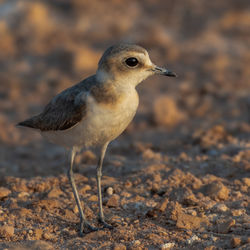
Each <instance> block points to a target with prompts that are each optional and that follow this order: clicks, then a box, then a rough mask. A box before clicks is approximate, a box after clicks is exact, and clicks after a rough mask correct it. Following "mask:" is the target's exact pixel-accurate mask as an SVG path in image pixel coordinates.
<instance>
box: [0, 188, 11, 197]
mask: <svg viewBox="0 0 250 250" xmlns="http://www.w3.org/2000/svg"><path fill="white" fill-rule="evenodd" d="M10 193H11V191H10V190H9V189H8V188H5V187H0V199H3V198H5V197H7V196H8V195H9V194H10Z"/></svg>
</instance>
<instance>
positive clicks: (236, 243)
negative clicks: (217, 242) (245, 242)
mask: <svg viewBox="0 0 250 250" xmlns="http://www.w3.org/2000/svg"><path fill="white" fill-rule="evenodd" d="M240 244H241V238H240V237H233V238H232V239H231V246H232V247H233V248H236V247H238V246H240Z"/></svg>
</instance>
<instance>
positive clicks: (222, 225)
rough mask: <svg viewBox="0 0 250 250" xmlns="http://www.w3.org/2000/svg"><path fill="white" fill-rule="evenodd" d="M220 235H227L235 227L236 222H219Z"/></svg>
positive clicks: (230, 220)
mask: <svg viewBox="0 0 250 250" xmlns="http://www.w3.org/2000/svg"><path fill="white" fill-rule="evenodd" d="M217 223H218V224H217V229H218V233H222V234H226V233H228V232H229V231H230V229H231V227H232V226H233V225H235V220H232V219H229V220H226V221H219V222H217Z"/></svg>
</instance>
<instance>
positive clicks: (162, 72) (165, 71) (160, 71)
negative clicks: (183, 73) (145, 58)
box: [152, 66, 177, 77]
mask: <svg viewBox="0 0 250 250" xmlns="http://www.w3.org/2000/svg"><path fill="white" fill-rule="evenodd" d="M152 70H153V72H154V73H155V74H160V75H164V76H170V77H177V75H176V74H175V73H174V72H172V71H170V70H168V69H164V68H161V67H158V66H155V67H154V68H153V69H152Z"/></svg>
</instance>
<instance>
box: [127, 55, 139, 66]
mask: <svg viewBox="0 0 250 250" xmlns="http://www.w3.org/2000/svg"><path fill="white" fill-rule="evenodd" d="M125 62H126V64H127V65H128V66H129V67H135V66H136V65H137V64H138V60H137V59H136V58H135V57H129V58H128V59H127V60H126V61H125Z"/></svg>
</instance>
